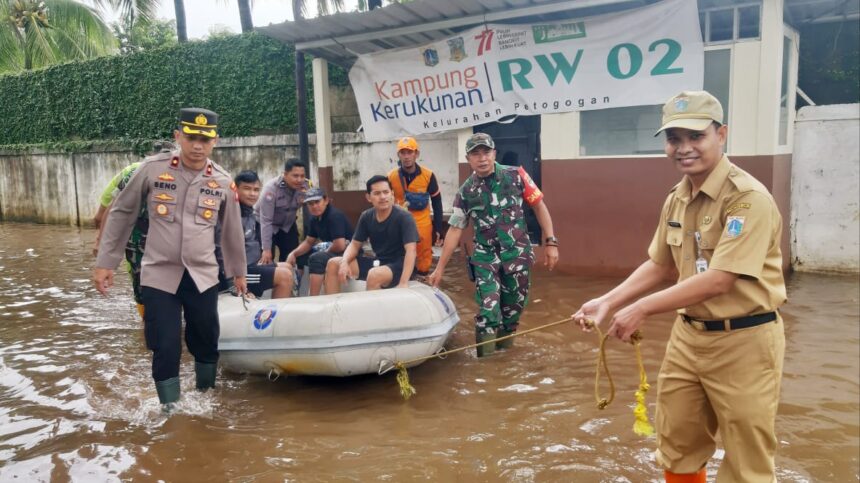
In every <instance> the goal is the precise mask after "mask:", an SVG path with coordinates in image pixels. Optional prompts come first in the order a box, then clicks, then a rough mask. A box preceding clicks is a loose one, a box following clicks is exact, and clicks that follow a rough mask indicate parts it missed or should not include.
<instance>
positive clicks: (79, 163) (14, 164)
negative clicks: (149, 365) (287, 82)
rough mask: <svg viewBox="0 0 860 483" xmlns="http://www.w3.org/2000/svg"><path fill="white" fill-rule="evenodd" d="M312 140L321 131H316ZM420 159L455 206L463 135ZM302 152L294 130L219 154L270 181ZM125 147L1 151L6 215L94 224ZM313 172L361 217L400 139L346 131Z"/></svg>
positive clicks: (230, 144) (228, 143)
mask: <svg viewBox="0 0 860 483" xmlns="http://www.w3.org/2000/svg"><path fill="white" fill-rule="evenodd" d="M309 141H310V144H311V145H312V146H313V145H315V143H316V137H315V136H314V135H311V136H310V140H309ZM419 143H420V146H421V159H420V161H419V162H420V163H422V164H426V165H427V166H428V167H429V168H430V169H432V170H433V171H434V172H435V173H436V178H437V180H438V181H439V184H440V188H441V190H442V196H443V203H444V205H445V206H446V207H450V205H451V203H452V202H453V195H454V192H455V191H456V188H457V180H458V179H457V134H456V133H452V134H447V135H439V136H433V137H428V138H419ZM297 156H298V138H297V136H295V135H275V136H256V137H248V138H228V139H221V140H220V141H219V143H218V146H217V147H216V149H215V151H214V152H213V154H212V158H213V159H214V160H215V162H217V163H218V164H220V165H221V166H223V167H224V168H225V169H227V170H228V171H230V172H231V173H233V174H236V173H238V172H239V171H241V170H243V169H253V170H256V171H257V173H258V174H259V175H260V178H261V179H263V180H264V181H266V180H269V179H272V178H273V177H276V176H279V175H280V174H281V173H282V172H283V164H284V161H285V160H286V159H287V158H290V157H297ZM139 159H140V158H139V157H138V156H137V155H135V154H134V153H131V152H129V151H128V150H127V149H124V148H121V147H100V148H97V149H93V150H92V151H90V152H85V153H76V154H68V153H58V152H47V151H37V150H34V151H30V152H17V151H16V152H12V151H0V220H5V221H27V222H36V223H54V224H68V225H81V226H91V225H92V216H93V215H94V214H95V211H96V209H97V208H98V199H99V196H100V195H101V192H102V190H103V189H104V187H105V185H106V184H107V183H108V182H109V181H110V179H111V178H112V177H113V176H114V175H115V174H116V173H117V172H119V171H120V170H121V169H122V168H123V167H125V166H127V165H129V164H131V163H133V162H134V161H138V160H139ZM310 161H311V162H310V164H311V165H310V170H309V171H310V173H309V176H310V178H311V179H312V180H313V181H314V183H317V184H322V185H323V186H324V187H325V188H327V189H329V190H332V189H334V191H333V192H332V193H331V195H332V196H333V197H334V198H337V201H336V203H337V204H338V206H343V205H341V203H343V204H344V205H345V204H346V203H349V204H350V206H348V207H347V206H343V207H344V208H348V209H347V211H348V212H351V213H352V212H354V213H355V214H356V215H357V214H358V213H360V212H361V211H362V210H364V209H365V208H367V207H369V205H368V204H367V202H366V201H365V200H364V195H363V194H364V190H365V188H364V182H365V180H366V179H367V178H369V177H370V176H372V175H373V174H387V173H388V171H389V170H390V169H392V168H393V167H394V166H396V163H397V155H396V153H395V144H394V143H391V142H386V143H370V144H368V143H365V142H364V137H363V136H362V135H361V134H354V133H341V134H338V135H337V136H336V138H335V139H334V145H333V161H334V163H333V164H334V166H335V168H334V172H333V173H332V172H331V170H332V169H331V168H326V170H328V171H327V173H325V175H324V176H323V178H326V179H321V178H320V174H323V173H320V170H318V168H317V160H316V150H315V149H311V160H310Z"/></svg>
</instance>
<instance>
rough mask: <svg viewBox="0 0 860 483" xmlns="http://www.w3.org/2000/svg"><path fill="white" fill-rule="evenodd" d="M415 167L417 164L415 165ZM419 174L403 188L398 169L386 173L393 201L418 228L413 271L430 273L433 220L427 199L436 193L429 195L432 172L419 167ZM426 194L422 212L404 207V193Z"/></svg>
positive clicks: (402, 180)
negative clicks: (425, 204) (410, 217)
mask: <svg viewBox="0 0 860 483" xmlns="http://www.w3.org/2000/svg"><path fill="white" fill-rule="evenodd" d="M416 166H417V163H416ZM420 169H421V173H419V174H418V176H416V177H415V179H413V180H412V182H411V183H409V186H408V187H407V186H404V184H405V182H406V180H405V179H404V178H402V177H401V176H400V168H394V169H392V170H391V171H390V172H389V173H388V181H389V182H391V188H392V190H393V191H394V200H395V201H397V204H398V205H400V206H402V207H404V208H406V209H407V210H409V213H412V217H413V218H415V225H417V227H418V237H419V240H418V246H417V247H416V250H417V252H418V253H417V256H416V258H415V270H416V271H419V272H423V273H427V272H429V271H430V265H432V264H433V220H432V218H431V217H430V204H431V203H430V200H429V197H433V196H436V195H437V194H438V193H429V192H428V190H429V189H430V178H431V177H432V176H433V172H432V171H430V170H429V169H427V168H425V167H424V166H421V167H420ZM405 191H410V192H412V193H428V195H429V196H428V200H427V206H425V207H424V209H422V210H412V209H409V208H408V207H407V206H405V205H406V193H405Z"/></svg>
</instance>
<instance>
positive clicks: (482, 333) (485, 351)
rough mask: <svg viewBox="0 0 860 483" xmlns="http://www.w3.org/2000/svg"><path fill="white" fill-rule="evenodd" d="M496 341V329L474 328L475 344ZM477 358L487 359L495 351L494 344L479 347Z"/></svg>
mask: <svg viewBox="0 0 860 483" xmlns="http://www.w3.org/2000/svg"><path fill="white" fill-rule="evenodd" d="M495 339H496V329H495V328H494V327H475V343H477V344H480V343H481V342H489V341H491V340H495ZM476 349H477V350H478V357H487V356H488V355H490V354H492V353H493V352H495V350H496V344H486V345H479V346H478V347H476Z"/></svg>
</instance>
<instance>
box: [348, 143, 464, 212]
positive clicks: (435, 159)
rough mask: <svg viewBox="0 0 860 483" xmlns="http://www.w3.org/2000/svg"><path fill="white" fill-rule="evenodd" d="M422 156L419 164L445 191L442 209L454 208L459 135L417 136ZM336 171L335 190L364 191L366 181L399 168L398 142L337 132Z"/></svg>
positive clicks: (457, 184)
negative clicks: (426, 169) (430, 173)
mask: <svg viewBox="0 0 860 483" xmlns="http://www.w3.org/2000/svg"><path fill="white" fill-rule="evenodd" d="M416 140H417V141H418V147H419V151H421V155H420V157H419V158H418V164H420V165H421V166H427V167H428V168H430V170H431V171H433V173H435V174H436V180H437V181H438V182H439V189H440V190H441V191H442V206H443V207H444V208H445V209H446V210H450V209H451V205H452V203H453V202H454V194H455V193H456V191H457V188H458V187H459V186H460V185H459V183H458V181H459V179H458V177H459V174H458V169H459V168H458V166H457V165H458V163H459V159H460V158H459V155H458V145H459V143H458V133H457V132H456V131H452V132H448V133H443V134H439V135H434V136H423V137H416ZM332 161H333V162H332V166H333V168H332V171H333V178H334V189H335V191H364V190H365V185H364V183H365V181H367V179H368V178H370V177H371V176H373V175H375V174H382V175H387V174H388V172H389V171H391V170H392V169H394V168H395V167H397V143H396V141H389V142H378V143H368V142H365V141H364V136H363V135H361V134H353V133H334V134H333V137H332Z"/></svg>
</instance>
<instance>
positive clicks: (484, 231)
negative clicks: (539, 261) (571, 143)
mask: <svg viewBox="0 0 860 483" xmlns="http://www.w3.org/2000/svg"><path fill="white" fill-rule="evenodd" d="M524 189H525V185H524V182H523V179H522V178H521V177H520V175H519V174H518V172H517V168H515V167H509V166H503V165H501V164H499V163H496V167H495V171H494V172H493V174H492V175H490V176H488V177H487V178H481V177H479V176H478V175H477V174H475V173H472V175H471V176H469V178H468V179H466V182H465V183H463V186H461V187H460V189H459V190H458V191H457V195H456V196H455V197H454V210H453V213H452V214H451V218H450V219H449V221H448V223H449V224H450V225H451V226H454V227H457V228H461V229H463V228H466V227H467V226H468V224H469V221H470V220H471V221H472V224H473V226H474V229H475V238H474V242H475V257H476V259H475V260H474V261H476V262H478V263H480V262H481V261H483V259H484V258H486V256H492V257H493V258H494V257H495V256H498V257H499V259H500V260H501V262H502V268H503V269H504V270H505V271H506V272H508V273H513V272H518V271H521V270H523V269H525V268H528V267H530V266H531V265H532V264H533V263H534V253H533V252H532V245H531V241H530V240H529V235H528V230H527V228H526V221H525V216H524V214H523V207H522V203H523V191H524Z"/></svg>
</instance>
